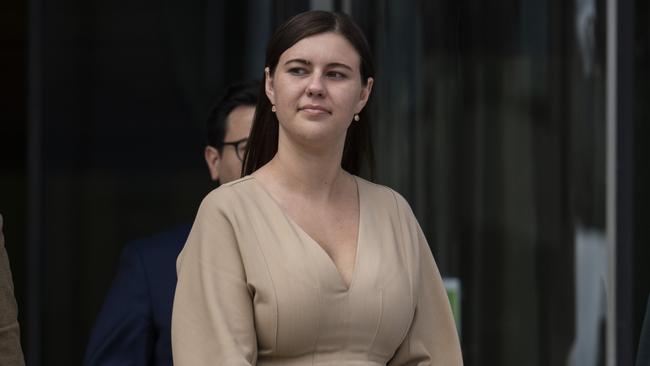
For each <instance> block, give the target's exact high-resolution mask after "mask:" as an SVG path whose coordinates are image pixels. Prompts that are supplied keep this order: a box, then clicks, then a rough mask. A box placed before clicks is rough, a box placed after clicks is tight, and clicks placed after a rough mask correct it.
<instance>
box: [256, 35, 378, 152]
mask: <svg viewBox="0 0 650 366" xmlns="http://www.w3.org/2000/svg"><path fill="white" fill-rule="evenodd" d="M372 83H373V80H372V78H368V80H367V81H366V85H364V84H363V83H362V82H361V73H360V58H359V54H358V53H357V51H356V50H355V49H354V47H353V46H352V45H351V44H350V43H349V42H348V41H347V39H345V38H344V37H343V36H341V35H339V34H337V33H333V32H328V33H322V34H318V35H315V36H311V37H307V38H304V39H302V40H300V41H299V42H297V43H296V44H294V45H293V46H292V47H291V48H289V49H287V50H286V51H284V53H283V54H282V55H281V56H280V59H279V61H278V64H277V66H276V69H275V72H274V73H273V75H270V71H269V70H267V72H266V85H265V86H266V94H267V96H268V98H269V100H270V101H271V103H272V104H274V105H275V106H276V109H277V112H276V114H277V117H278V121H279V122H280V129H279V139H280V141H279V142H280V143H283V139H287V138H288V139H290V140H292V141H293V142H294V143H299V144H301V145H306V146H310V147H317V148H320V147H332V148H336V147H338V148H341V149H342V147H343V144H344V142H345V134H346V132H347V129H348V127H349V126H350V123H355V122H353V121H352V119H353V118H354V114H355V113H359V112H360V111H361V110H362V109H363V107H364V106H365V105H366V102H367V100H368V97H369V95H370V91H371V90H372Z"/></svg>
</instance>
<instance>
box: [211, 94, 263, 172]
mask: <svg viewBox="0 0 650 366" xmlns="http://www.w3.org/2000/svg"><path fill="white" fill-rule="evenodd" d="M254 115H255V107H252V106H239V107H237V108H235V109H233V110H232V112H230V114H229V115H228V118H227V119H226V135H225V136H224V142H232V141H239V140H241V139H243V138H247V137H248V135H249V134H250V132H251V126H252V125H253V116H254ZM245 145H246V142H244V143H242V144H241V147H242V148H243V147H245ZM242 157H243V155H242ZM220 160H221V161H220V162H219V163H218V164H217V169H218V171H219V182H220V183H222V184H223V183H228V182H230V181H233V180H235V179H238V178H239V177H240V175H241V168H242V161H241V160H239V158H238V157H237V149H236V148H235V146H233V145H224V147H223V149H222V150H221V159H220Z"/></svg>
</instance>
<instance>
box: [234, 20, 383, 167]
mask: <svg viewBox="0 0 650 366" xmlns="http://www.w3.org/2000/svg"><path fill="white" fill-rule="evenodd" d="M327 32H335V33H337V34H340V35H342V36H343V37H345V38H346V39H347V40H348V41H349V42H350V44H352V46H353V47H354V48H355V50H356V51H357V52H358V53H359V59H360V61H361V62H360V63H361V68H360V72H361V82H362V83H363V84H364V85H366V84H367V81H368V78H369V77H374V75H375V68H374V64H373V62H372V55H371V53H370V47H369V46H368V41H367V40H366V37H365V36H364V35H363V32H362V31H361V29H360V28H359V27H358V26H357V25H356V24H355V23H354V22H353V21H352V19H351V18H350V17H349V16H348V15H346V14H342V13H333V12H327V11H319V10H314V11H307V12H304V13H300V14H298V15H296V16H294V17H292V18H291V19H289V20H288V21H286V22H285V23H284V24H282V25H281V26H280V27H279V28H278V29H277V30H276V31H275V33H274V34H273V36H272V37H271V40H270V41H269V43H268V46H267V48H266V63H265V65H266V67H268V68H269V69H270V73H271V74H272V75H273V74H274V73H275V69H276V66H277V64H278V61H279V59H280V55H282V53H284V51H286V50H287V49H289V48H290V47H292V46H293V45H294V44H296V43H297V42H299V41H300V40H302V39H303V38H307V37H311V36H315V35H318V34H322V33H327ZM262 80H264V79H262ZM265 95H266V92H265V89H264V83H262V85H261V91H260V98H259V99H258V102H257V107H256V108H255V118H254V120H253V127H252V128H251V133H250V136H249V139H248V149H247V151H246V156H245V157H244V164H243V166H242V176H243V175H248V174H251V173H253V172H254V171H256V170H257V169H259V168H261V167H262V166H263V165H264V164H266V163H268V162H269V161H270V160H271V159H272V158H273V156H275V154H276V153H277V151H278V119H277V117H276V115H275V113H273V112H272V111H271V102H270V101H269V99H268V98H266V97H265ZM368 102H370V100H368ZM366 107H367V104H366ZM366 109H367V108H363V110H362V111H361V112H360V113H359V117H360V119H359V121H355V122H354V123H352V124H351V125H350V127H349V128H348V132H347V135H346V137H345V146H344V148H343V158H342V160H341V167H342V168H343V169H345V170H346V171H348V172H349V173H351V174H359V173H360V171H361V168H362V166H363V163H364V160H365V163H366V164H367V168H368V171H369V173H370V178H372V177H373V175H374V155H373V150H372V138H371V133H370V121H369V119H368V116H367V115H368V114H367V113H366V112H365V111H366Z"/></svg>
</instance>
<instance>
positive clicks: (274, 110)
mask: <svg viewBox="0 0 650 366" xmlns="http://www.w3.org/2000/svg"><path fill="white" fill-rule="evenodd" d="M277 111H278V109H277V108H275V104H273V105H271V112H273V113H275V112H277Z"/></svg>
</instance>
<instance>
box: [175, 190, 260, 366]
mask: <svg viewBox="0 0 650 366" xmlns="http://www.w3.org/2000/svg"><path fill="white" fill-rule="evenodd" d="M224 188H225V189H227V187H222V188H220V189H218V190H216V191H213V192H212V193H211V194H210V195H208V196H207V197H206V198H205V199H204V200H203V202H202V203H201V207H200V208H199V212H198V214H197V217H196V220H195V222H194V226H193V227H192V231H191V232H190V235H189V238H188V240H187V243H186V244H185V247H184V248H183V251H182V252H181V254H180V256H179V257H178V260H177V272H178V283H177V286H176V293H175V296H174V307H173V311H172V354H173V358H174V364H175V365H178V366H185V365H187V366H201V365H235V366H236V365H254V364H255V362H256V357H257V342H256V335H255V326H254V312H253V305H252V299H251V294H250V293H249V291H248V288H247V286H246V273H245V270H244V266H243V264H242V258H241V255H240V251H239V246H238V243H237V240H238V238H237V235H236V230H235V228H234V226H233V222H231V220H232V219H231V217H229V215H228V201H229V200H230V199H231V198H232V195H230V197H229V195H228V194H227V193H228V191H225V190H224ZM224 191H225V192H224Z"/></svg>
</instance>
